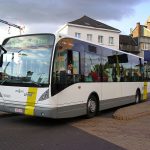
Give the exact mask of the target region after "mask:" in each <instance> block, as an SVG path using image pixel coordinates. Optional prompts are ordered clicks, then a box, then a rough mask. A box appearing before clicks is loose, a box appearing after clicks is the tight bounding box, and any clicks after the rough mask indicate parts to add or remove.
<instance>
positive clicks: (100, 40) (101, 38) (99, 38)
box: [98, 35, 104, 44]
mask: <svg viewBox="0 0 150 150" xmlns="http://www.w3.org/2000/svg"><path fill="white" fill-rule="evenodd" d="M103 38H104V37H103V36H101V35H99V36H98V43H99V44H103Z"/></svg>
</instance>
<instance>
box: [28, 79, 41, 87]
mask: <svg viewBox="0 0 150 150" xmlns="http://www.w3.org/2000/svg"><path fill="white" fill-rule="evenodd" d="M29 83H33V84H35V85H38V86H42V85H41V84H40V83H38V82H35V81H32V80H31V81H30V82H29Z"/></svg>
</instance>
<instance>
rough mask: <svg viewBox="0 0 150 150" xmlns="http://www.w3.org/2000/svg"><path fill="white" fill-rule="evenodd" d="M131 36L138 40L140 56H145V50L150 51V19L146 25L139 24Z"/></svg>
mask: <svg viewBox="0 0 150 150" xmlns="http://www.w3.org/2000/svg"><path fill="white" fill-rule="evenodd" d="M131 35H132V37H133V38H134V39H137V42H138V49H139V51H140V56H143V55H144V51H145V50H150V17H149V18H148V19H147V21H146V23H145V25H141V24H140V23H139V22H138V23H137V24H136V27H135V29H134V30H133V31H132V32H131Z"/></svg>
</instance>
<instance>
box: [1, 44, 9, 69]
mask: <svg viewBox="0 0 150 150" xmlns="http://www.w3.org/2000/svg"><path fill="white" fill-rule="evenodd" d="M2 51H3V52H2ZM6 53H7V51H6V50H5V49H4V48H3V46H2V45H0V67H2V65H3V54H6Z"/></svg>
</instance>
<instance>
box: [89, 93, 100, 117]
mask: <svg viewBox="0 0 150 150" xmlns="http://www.w3.org/2000/svg"><path fill="white" fill-rule="evenodd" d="M97 109H98V102H97V99H96V97H95V96H94V95H91V96H90V97H89V98H88V101H87V118H92V117H94V116H96V113H97Z"/></svg>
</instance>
